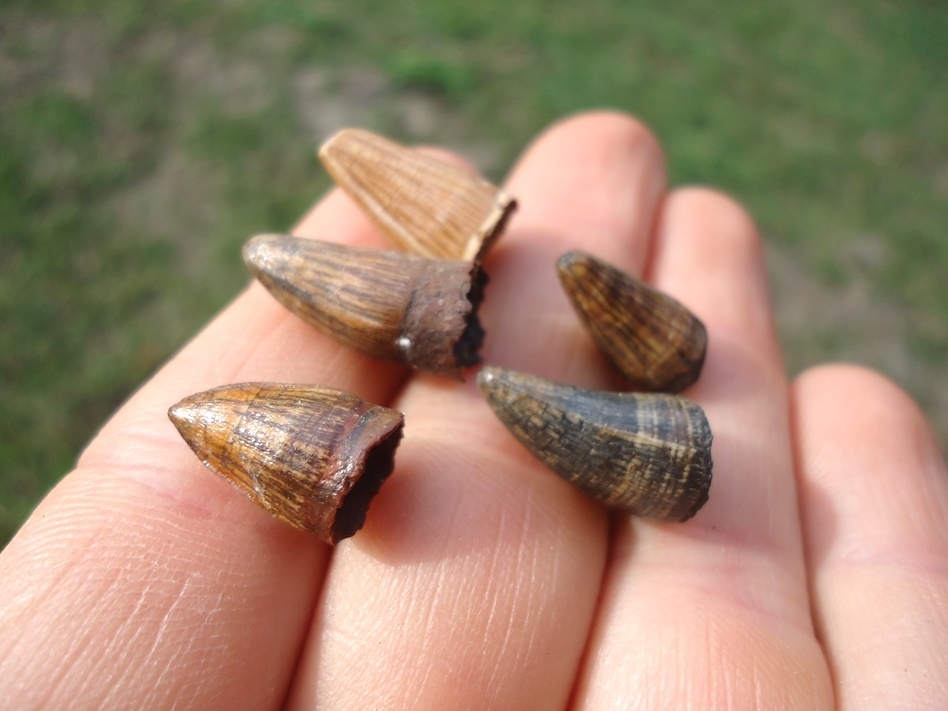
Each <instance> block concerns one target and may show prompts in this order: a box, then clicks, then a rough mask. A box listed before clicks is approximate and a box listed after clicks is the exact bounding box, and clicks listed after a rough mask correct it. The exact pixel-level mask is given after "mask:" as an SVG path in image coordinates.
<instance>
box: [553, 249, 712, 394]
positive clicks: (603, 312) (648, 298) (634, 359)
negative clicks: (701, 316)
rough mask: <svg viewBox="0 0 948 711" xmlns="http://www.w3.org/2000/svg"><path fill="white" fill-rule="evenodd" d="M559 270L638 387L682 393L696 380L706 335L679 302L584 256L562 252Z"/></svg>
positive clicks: (599, 338)
mask: <svg viewBox="0 0 948 711" xmlns="http://www.w3.org/2000/svg"><path fill="white" fill-rule="evenodd" d="M556 270H557V272H558V274H559V277H560V281H561V282H562V283H563V288H564V289H565V290H566V293H567V295H568V296H569V298H570V301H572V303H573V307H574V308H575V309H576V311H577V313H579V316H580V318H581V320H582V321H583V323H584V324H585V326H586V328H587V329H588V330H589V332H590V334H591V335H592V337H593V340H595V341H596V344H597V345H598V346H599V348H600V349H601V350H602V351H603V353H605V354H606V356H607V357H608V358H609V359H610V360H611V361H612V362H613V363H614V364H615V366H616V367H617V368H618V369H619V371H620V372H622V374H623V375H625V377H626V378H628V379H629V380H630V381H632V382H633V383H634V384H635V385H636V387H638V388H640V389H642V390H648V391H662V392H680V391H682V390H684V389H685V388H687V387H688V386H689V385H691V384H692V383H693V382H695V380H697V379H698V375H699V374H700V373H701V367H702V365H704V356H705V351H706V350H707V346H708V334H707V331H706V330H705V327H704V324H703V323H701V321H699V320H698V319H697V318H696V317H695V316H694V315H693V314H692V313H691V312H690V311H689V310H688V309H686V308H685V307H684V306H682V305H681V304H680V303H679V302H678V301H676V300H675V299H673V298H672V297H670V296H668V295H666V294H663V293H662V292H660V291H658V290H657V289H655V288H653V287H651V286H649V285H648V284H646V283H645V282H643V281H640V280H638V279H636V278H635V277H633V276H632V275H631V274H627V273H625V272H623V271H620V270H619V269H616V268H615V267H613V266H611V265H609V264H607V263H606V262H604V261H602V260H601V259H597V258H596V257H593V256H592V255H589V254H586V253H584V252H578V251H573V252H568V253H566V254H564V255H563V256H562V257H560V259H559V261H558V262H557V264H556Z"/></svg>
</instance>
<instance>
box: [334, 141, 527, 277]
mask: <svg viewBox="0 0 948 711" xmlns="http://www.w3.org/2000/svg"><path fill="white" fill-rule="evenodd" d="M319 157H320V159H321V160H322V162H323V165H325V166H326V170H327V171H329V174H330V175H331V176H332V178H333V180H334V181H335V182H336V184H337V185H339V187H341V188H342V189H343V190H345V191H346V193H348V194H349V195H350V196H351V197H352V198H353V199H354V200H355V201H356V202H357V203H359V205H360V206H361V207H362V209H363V210H364V211H365V213H366V214H367V215H368V216H369V217H370V218H371V219H372V221H373V222H375V223H376V225H378V227H379V228H380V229H381V230H382V231H383V232H384V233H385V234H386V235H387V236H388V237H389V239H390V240H391V241H392V243H393V244H395V245H396V246H397V247H398V248H399V249H403V250H406V251H409V252H414V253H416V254H420V255H422V256H426V257H433V258H437V259H461V260H465V261H470V260H479V259H480V258H481V257H483V255H484V253H485V252H486V251H487V249H488V248H489V247H490V246H491V244H492V243H493V242H494V240H495V239H496V238H497V237H498V236H499V235H500V233H501V232H502V230H503V227H504V225H505V223H506V221H507V219H508V217H509V216H510V213H511V212H512V211H513V210H514V209H515V207H516V201H515V200H514V199H513V198H512V197H511V196H510V195H507V194H506V193H505V192H504V191H503V190H501V189H500V188H498V187H496V186H495V185H492V184H491V183H489V182H487V181H486V180H484V179H483V178H481V177H480V176H478V175H476V174H473V173H471V172H469V171H467V170H464V169H463V168H459V167H458V166H455V165H452V164H450V163H446V162H444V161H441V160H438V159H437V158H434V157H432V156H430V155H427V154H425V153H423V152H421V151H419V150H416V149H413V148H407V147H405V146H402V145H399V144H398V143H395V142H393V141H390V140H389V139H387V138H383V137H382V136H379V135H376V134H374V133H370V132H369V131H364V130H360V129H354V128H348V129H344V130H342V131H340V132H339V133H337V134H336V135H335V136H333V137H332V138H330V139H329V140H328V141H326V143H325V144H323V146H322V147H321V148H320V150H319Z"/></svg>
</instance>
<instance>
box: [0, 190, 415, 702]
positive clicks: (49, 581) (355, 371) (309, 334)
mask: <svg viewBox="0 0 948 711" xmlns="http://www.w3.org/2000/svg"><path fill="white" fill-rule="evenodd" d="M299 229H300V231H301V232H302V233H304V234H306V235H308V236H320V237H327V238H330V239H336V240H344V241H349V242H352V243H360V244H368V243H371V242H373V241H375V240H378V239H379V238H378V237H377V236H376V235H375V234H374V231H373V230H372V228H371V227H370V226H369V225H368V223H367V222H366V221H365V219H364V218H363V217H362V216H361V215H360V214H359V213H358V211H357V210H356V209H355V207H354V206H353V205H352V204H351V203H350V202H349V201H348V199H347V198H343V197H342V195H341V194H340V193H333V194H331V195H330V196H329V197H328V198H327V199H326V200H325V201H324V202H323V203H321V204H320V206H318V207H317V208H316V209H315V210H314V212H313V213H312V214H311V215H310V216H309V217H308V218H307V219H305V220H304V221H303V223H301V226H300V228H299ZM401 377H402V375H401V371H400V370H398V369H395V368H392V367H388V366H381V365H379V364H378V363H375V362H372V361H369V360H368V359H366V358H361V357H358V356H355V355H353V354H351V353H349V352H347V351H344V350H343V349H341V348H340V347H338V346H337V345H335V344H334V343H333V342H332V341H330V340H329V339H328V338H326V337H324V336H322V335H321V334H319V333H317V332H315V331H314V330H313V329H311V328H310V327H308V326H306V325H304V324H303V323H302V322H300V321H299V320H297V319H296V318H295V317H293V316H291V315H290V314H288V313H286V312H285V311H284V310H283V309H282V307H280V306H278V304H277V303H276V302H275V300H274V299H272V298H271V297H270V296H269V294H267V293H266V292H265V291H264V290H263V289H262V288H261V287H259V286H256V285H254V286H251V287H250V288H249V289H247V291H246V292H245V293H243V294H242V295H240V296H239V297H238V298H237V299H236V301H235V302H234V303H233V304H231V305H230V306H229V307H228V308H227V309H226V310H225V311H224V312H223V313H222V314H221V315H220V316H219V317H218V318H217V319H215V320H214V321H213V322H212V323H211V324H210V325H209V326H208V327H207V328H206V329H205V330H204V331H203V332H202V333H201V334H200V335H198V336H197V337H196V338H195V339H194V340H193V341H192V342H191V343H190V344H189V345H188V346H186V347H185V348H184V349H183V350H182V351H181V353H179V354H178V355H177V356H176V357H175V358H174V359H173V360H172V361H171V362H169V363H168V365H166V366H165V367H164V368H163V369H162V370H161V371H160V372H159V373H158V374H157V375H156V376H155V377H154V378H153V379H152V380H151V381H150V382H149V383H147V384H146V385H145V386H144V387H143V388H142V389H141V390H140V391H139V392H138V393H137V394H136V395H135V396H134V397H133V398H132V399H131V400H130V401H129V402H128V403H127V404H126V405H125V406H124V407H123V408H122V409H121V410H120V411H119V412H118V413H117V414H116V415H115V417H114V418H113V419H112V420H111V421H110V422H109V423H108V424H107V425H106V426H105V427H104V429H103V430H102V432H101V433H100V434H99V436H98V437H97V438H96V439H95V440H94V441H93V442H92V443H91V444H90V445H89V447H88V449H87V450H86V452H85V453H84V454H83V456H82V458H81V460H80V463H79V466H78V468H77V469H76V470H75V471H74V472H72V473H71V474H70V475H68V476H67V477H66V478H65V479H64V480H63V482H62V483H61V484H60V485H59V486H58V487H57V488H56V489H55V490H54V491H53V492H52V493H51V494H50V496H49V497H48V498H47V499H46V500H45V501H44V502H43V504H42V505H41V506H40V507H39V509H38V510H37V511H36V513H35V514H34V516H33V517H32V518H31V519H30V521H29V522H28V523H27V524H26V525H25V526H24V527H23V529H22V531H21V532H20V533H19V534H18V536H17V537H16V538H15V539H14V540H13V541H12V542H11V543H10V545H9V546H8V548H7V549H6V550H5V551H4V553H3V556H2V557H0V580H2V581H3V584H2V585H0V590H2V593H0V647H2V648H3V649H4V654H3V655H0V657H2V658H0V697H2V698H7V699H14V698H15V699H17V700H18V701H21V702H22V703H21V704H18V706H22V707H24V708H26V707H30V706H31V704H30V703H29V701H30V700H38V701H39V702H40V703H38V705H39V706H48V707H60V706H83V707H88V708H103V707H112V706H122V707H128V708H153V707H166V706H167V707H170V706H172V705H176V704H179V705H188V706H194V707H201V708H209V707H212V706H218V705H221V706H224V707H237V706H240V707H244V706H249V707H251V708H262V707H271V706H273V705H274V704H275V703H278V702H279V701H280V700H281V699H282V698H283V696H284V694H285V690H286V687H287V685H288V684H289V680H290V678H291V675H292V671H293V668H294V665H295V661H296V656H297V653H298V650H299V647H300V644H301V642H302V639H303V635H304V632H305V628H306V624H307V622H308V620H309V618H310V615H311V613H312V606H313V604H314V602H315V598H316V596H317V594H318V591H319V588H320V584H321V579H322V576H323V573H324V568H325V562H326V559H327V552H326V549H325V547H324V546H323V545H322V544H319V543H318V542H317V541H316V540H315V539H314V538H312V537H311V536H308V535H306V534H302V533H299V532H297V531H294V530H292V529H290V528H289V527H287V526H285V525H284V524H282V523H279V522H277V521H276V520H275V519H273V518H271V517H270V516H269V514H267V513H266V512H264V511H263V510H262V509H259V508H258V507H256V506H255V505H253V504H252V503H251V502H250V501H249V500H247V499H245V498H244V497H242V496H240V495H238V494H237V492H236V491H234V490H233V488H232V487H231V486H230V485H229V484H227V483H226V482H224V481H223V480H222V479H220V478H218V477H216V476H214V475H212V474H211V473H210V472H208V471H207V470H206V469H205V468H204V467H203V466H202V465H201V463H200V462H199V461H198V460H197V458H196V457H194V455H193V454H192V452H191V451H190V450H189V449H188V447H187V445H186V444H185V443H184V442H183V441H182V440H181V438H180V437H179V436H178V434H177V432H175V430H174V428H173V427H172V425H171V423H170V422H169V420H168V417H167V415H166V413H167V410H168V407H169V406H170V405H172V404H174V403H175V402H176V401H177V400H178V399H180V398H181V397H183V396H185V395H188V394H190V393H192V392H195V391H198V390H204V389H206V388H209V387H212V386H217V385H221V384H225V383H228V382H240V381H247V380H277V381H291V382H292V381H302V382H317V383H324V384H328V385H332V386H335V387H339V388H342V389H346V390H350V391H352V392H355V393H357V394H359V395H361V396H362V397H365V398H366V399H369V400H372V401H377V402H382V401H385V400H387V399H389V398H390V397H391V395H392V393H393V392H394V390H395V389H396V388H397V387H398V385H399V381H400V378H401ZM37 650H41V653H37ZM10 685H13V689H12V690H11V689H10ZM5 690H8V691H11V693H13V692H15V693H13V695H10V694H5V693H3V692H4V691H5Z"/></svg>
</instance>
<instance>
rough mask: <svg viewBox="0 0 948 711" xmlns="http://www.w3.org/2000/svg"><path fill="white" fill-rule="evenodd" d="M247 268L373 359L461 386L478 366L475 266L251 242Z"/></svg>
mask: <svg viewBox="0 0 948 711" xmlns="http://www.w3.org/2000/svg"><path fill="white" fill-rule="evenodd" d="M244 260H245V261H246V262H247V266H248V267H249V268H250V270H251V271H252V272H253V274H254V276H256V277H257V279H258V280H260V282H261V283H262V284H263V285H264V286H265V287H266V288H267V289H269V291H270V293H271V294H273V296H275V297H276V298H277V300H278V301H280V303H282V304H283V305H284V306H286V307H287V308H288V309H289V310H290V311H292V312H293V313H295V314H296V315H297V316H299V317H300V318H302V319H303V320H304V321H306V322H307V323H310V324H312V325H313V326H315V327H316V328H318V329H320V330H321V331H323V332H325V333H327V334H329V335H331V336H333V337H334V338H335V339H336V340H338V341H339V342H340V343H343V344H345V345H347V346H349V347H351V348H354V349H356V350H359V351H361V352H363V353H366V354H368V355H370V356H372V357H374V358H381V359H383V360H391V361H395V362H398V363H404V364H406V365H410V366H412V367H413V368H417V369H419V370H424V371H428V372H432V373H438V374H441V375H448V376H451V377H454V378H458V379H460V378H461V369H462V368H464V367H467V366H470V365H474V364H476V363H478V362H480V357H479V356H478V353H477V351H478V348H480V346H481V343H482V342H483V339H484V331H483V329H482V328H481V325H480V322H479V321H478V318H477V307H478V306H479V305H480V302H481V299H482V298H483V290H484V285H485V284H486V283H487V275H486V274H485V273H484V271H483V270H482V269H481V267H480V265H479V264H478V263H472V262H465V261H460V260H446V259H428V258H425V257H419V256H417V255H414V254H408V253H406V252H395V251H385V250H378V249H363V248H358V247H348V246H345V245H339V244H333V243H330V242H320V241H316V240H307V239H299V238H296V237H287V236H286V235H260V236H258V237H254V238H253V239H251V240H250V241H249V242H247V244H246V245H245V246H244Z"/></svg>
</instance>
